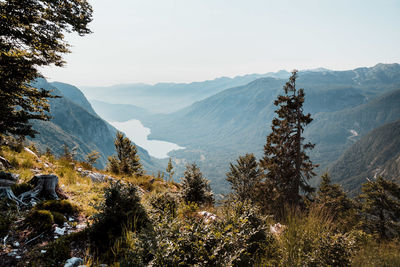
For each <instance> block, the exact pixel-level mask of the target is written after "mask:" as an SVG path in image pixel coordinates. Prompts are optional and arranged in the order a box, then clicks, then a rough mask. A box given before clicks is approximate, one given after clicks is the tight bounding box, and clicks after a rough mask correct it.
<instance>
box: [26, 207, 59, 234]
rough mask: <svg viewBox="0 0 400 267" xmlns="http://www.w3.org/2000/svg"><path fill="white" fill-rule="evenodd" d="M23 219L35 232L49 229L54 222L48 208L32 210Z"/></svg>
mask: <svg viewBox="0 0 400 267" xmlns="http://www.w3.org/2000/svg"><path fill="white" fill-rule="evenodd" d="M25 221H26V222H27V223H28V224H29V225H30V226H32V227H33V228H35V230H36V231H37V232H43V231H49V230H51V228H52V226H53V224H54V217H53V215H52V214H51V212H50V211H48V210H37V209H34V210H32V211H31V212H30V213H29V214H28V216H27V217H26V218H25Z"/></svg>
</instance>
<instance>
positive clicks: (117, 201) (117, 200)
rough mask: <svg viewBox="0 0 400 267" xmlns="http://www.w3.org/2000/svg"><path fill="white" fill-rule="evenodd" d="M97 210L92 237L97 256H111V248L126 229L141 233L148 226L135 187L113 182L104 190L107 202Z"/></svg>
mask: <svg viewBox="0 0 400 267" xmlns="http://www.w3.org/2000/svg"><path fill="white" fill-rule="evenodd" d="M97 209H98V210H99V213H98V214H97V215H95V216H94V217H93V224H92V225H91V227H90V232H89V236H90V241H91V245H92V248H93V251H94V252H95V254H97V253H98V254H99V255H101V254H103V253H104V256H105V258H109V257H110V255H111V252H110V248H111V247H112V246H113V244H114V242H115V241H116V240H117V239H119V238H120V237H121V235H122V233H123V229H124V227H126V228H127V230H128V231H140V230H141V229H142V228H144V227H146V226H147V225H148V223H149V219H148V217H147V214H146V212H145V210H144V208H143V207H142V205H141V204H140V198H139V197H138V195H137V193H136V187H135V186H134V185H132V184H128V185H122V184H120V183H119V182H117V183H112V184H111V185H110V187H109V188H106V189H105V200H104V202H102V203H101V204H100V205H99V206H98V207H97ZM96 252H97V253H96Z"/></svg>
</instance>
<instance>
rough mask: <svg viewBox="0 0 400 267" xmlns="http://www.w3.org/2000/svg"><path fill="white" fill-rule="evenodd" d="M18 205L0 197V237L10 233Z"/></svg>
mask: <svg viewBox="0 0 400 267" xmlns="http://www.w3.org/2000/svg"><path fill="white" fill-rule="evenodd" d="M16 213H17V207H16V206H15V205H11V206H10V204H9V203H8V201H7V200H6V199H0V238H3V237H4V236H6V235H7V234H8V232H9V231H10V228H11V224H12V222H13V221H14V220H15V217H16Z"/></svg>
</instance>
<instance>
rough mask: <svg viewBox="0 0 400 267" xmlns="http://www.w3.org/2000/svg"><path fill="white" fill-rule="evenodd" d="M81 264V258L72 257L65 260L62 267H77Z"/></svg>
mask: <svg viewBox="0 0 400 267" xmlns="http://www.w3.org/2000/svg"><path fill="white" fill-rule="evenodd" d="M81 264H83V260H82V259H81V258H77V257H72V258H70V259H68V260H67V262H66V263H65V264H64V267H77V266H80V265H81Z"/></svg>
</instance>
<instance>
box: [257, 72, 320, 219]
mask: <svg viewBox="0 0 400 267" xmlns="http://www.w3.org/2000/svg"><path fill="white" fill-rule="evenodd" d="M296 78H297V70H294V71H293V72H292V76H291V77H290V78H289V81H288V82H287V83H286V85H285V86H284V87H283V89H284V92H285V94H284V95H280V96H278V99H277V100H275V102H274V104H275V106H279V109H278V110H276V111H275V113H276V114H277V115H278V118H274V119H273V120H272V126H271V128H272V132H271V133H270V134H269V135H268V137H267V143H266V144H265V146H264V157H263V158H262V160H261V162H260V163H261V166H262V167H263V169H264V170H265V171H266V176H265V178H266V183H265V186H266V187H269V190H267V193H268V194H267V195H266V196H265V197H266V198H268V201H267V203H268V202H269V203H271V205H274V206H276V204H281V205H282V204H283V205H284V204H285V203H287V204H290V205H298V204H299V203H300V199H301V195H300V193H301V191H302V192H304V193H306V194H308V193H311V192H312V191H313V189H312V188H311V187H310V186H309V185H308V183H307V182H308V180H309V179H310V178H311V177H313V176H314V175H315V174H314V172H313V169H314V167H315V165H313V164H312V162H311V161H310V159H309V157H308V156H307V154H306V153H305V151H306V150H307V149H311V148H313V147H314V145H313V144H311V143H306V144H303V141H304V137H303V136H302V133H303V131H304V126H306V125H308V124H309V123H311V121H312V119H311V115H310V114H307V115H304V114H303V103H304V97H305V94H304V89H299V90H297V89H296ZM273 211H274V210H273V209H272V207H271V212H273Z"/></svg>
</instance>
